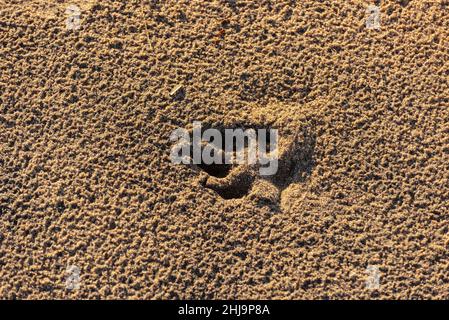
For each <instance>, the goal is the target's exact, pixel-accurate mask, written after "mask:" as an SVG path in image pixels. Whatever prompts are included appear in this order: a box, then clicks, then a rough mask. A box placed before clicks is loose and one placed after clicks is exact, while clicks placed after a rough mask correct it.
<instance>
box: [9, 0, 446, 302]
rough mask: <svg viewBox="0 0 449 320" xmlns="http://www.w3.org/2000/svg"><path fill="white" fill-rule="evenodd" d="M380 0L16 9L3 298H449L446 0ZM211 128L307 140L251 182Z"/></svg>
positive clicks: (12, 6)
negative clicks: (216, 163)
mask: <svg viewBox="0 0 449 320" xmlns="http://www.w3.org/2000/svg"><path fill="white" fill-rule="evenodd" d="M69 4H77V5H78V6H79V7H80V9H81V12H82V14H81V28H80V29H79V30H67V29H66V18H67V16H66V15H65V13H64V12H65V8H66V7H67V5H69ZM368 4H369V2H364V1H346V0H345V1H344V0H338V1H330V0H329V1H311V0H302V1H299V0H298V1H295V0H289V1H287V0H278V1H274V0H273V1H268V0H260V1H255V0H254V1H250V0H246V1H243V0H227V1H225V0H216V1H197V0H193V1H192V0H184V1H175V0H166V1H148V0H145V1H123V2H121V1H107V0H102V1H76V0H72V1H70V2H67V1H43V0H42V1H36V0H33V1H22V0H0V150H1V153H0V297H1V298H3V299H10V298H19V299H21V298H127V299H129V298H145V299H160V298H168V299H175V298H196V299H198V298H233V299H234V298H236V299H238V298H264V299H270V298H278V299H292V298H295V299H302V298H304V299H327V298H329V299H336V298H343V299H356V298H376V299H388V298H432V299H441V298H446V299H448V298H449V254H448V250H449V204H448V203H449V87H448V79H449V43H448V39H449V2H448V1H447V0H432V1H417V0H416V1H414V0H411V1H406V0H401V1H393V0H391V1H381V2H377V4H378V5H379V7H380V11H381V29H380V30H369V29H367V28H366V26H365V20H366V12H365V10H366V7H367V5H368ZM180 84H181V85H182V89H181V90H180V93H179V94H177V95H175V96H170V92H171V91H172V90H173V89H174V88H175V87H176V86H178V85H180ZM193 121H203V122H204V123H207V124H209V125H211V126H222V127H223V126H227V127H238V126H245V127H246V126H249V127H251V126H260V125H266V126H268V125H270V126H273V127H276V128H279V130H280V134H281V137H288V136H289V135H291V136H295V137H297V138H298V139H297V140H298V141H297V143H296V144H295V143H292V141H293V140H291V139H290V140H289V141H290V143H287V144H285V148H286V149H285V150H287V151H286V159H287V160H286V161H287V162H288V163H289V165H288V168H285V167H281V168H280V170H281V171H282V170H283V169H285V170H284V171H283V173H280V174H279V180H276V183H275V184H265V181H264V180H260V179H259V180H257V179H256V180H257V181H255V182H254V184H253V185H252V186H251V188H241V189H239V190H237V191H235V192H233V191H229V188H230V187H229V185H232V183H228V182H226V179H228V178H223V180H219V181H218V182H217V181H216V179H217V178H216V177H215V178H214V177H210V176H208V173H207V171H206V170H202V169H201V168H197V167H193V166H187V165H175V164H172V163H171V162H170V157H169V156H170V148H171V146H172V142H171V141H170V140H169V136H170V133H171V132H172V130H174V129H176V128H179V127H181V128H189V126H191V124H192V122H193ZM203 169H207V168H203ZM209 169H210V168H209ZM228 180H229V179H228ZM227 183H228V184H227ZM214 188H215V189H214ZM220 188H221V189H220ZM217 190H218V191H217ZM220 190H221V191H220ZM223 190H224V191H223ZM220 192H221V195H220ZM226 194H228V195H229V194H231V195H232V198H231V199H224V198H223V197H222V196H223V195H226ZM71 265H75V266H78V267H79V269H80V276H81V283H80V288H79V289H78V290H68V289H67V288H66V277H67V274H66V268H67V267H68V266H71ZM368 266H377V267H378V268H379V270H380V288H378V289H369V288H367V287H366V285H365V281H366V279H367V273H366V269H367V267H368Z"/></svg>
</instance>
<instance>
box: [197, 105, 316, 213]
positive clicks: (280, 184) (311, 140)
mask: <svg viewBox="0 0 449 320" xmlns="http://www.w3.org/2000/svg"><path fill="white" fill-rule="evenodd" d="M270 111H271V112H270ZM283 111H284V113H281V115H280V116H279V115H278V114H279V112H277V111H276V106H271V107H270V108H269V109H268V110H267V109H262V110H258V112H257V113H253V114H251V115H250V117H249V119H248V121H249V127H250V128H267V129H268V128H276V129H277V130H278V143H277V150H276V152H277V170H276V171H275V172H274V174H272V175H265V176H264V175H261V174H260V168H261V164H260V163H259V162H256V163H255V164H209V165H206V164H200V165H198V167H199V168H200V169H201V170H202V171H204V172H205V175H203V176H202V181H201V183H202V185H203V186H204V187H206V188H208V189H211V190H213V191H215V192H216V193H217V194H218V195H219V196H221V197H222V198H223V199H236V198H243V197H248V198H250V199H253V200H256V201H257V202H259V203H264V204H273V205H277V204H279V202H280V199H281V193H282V191H283V190H284V189H285V188H287V187H288V186H289V185H290V184H291V183H293V182H304V181H305V180H306V178H307V177H308V176H309V175H310V173H311V171H312V169H313V166H314V149H315V144H316V136H315V128H314V121H313V117H311V116H310V115H309V114H307V113H302V114H301V113H298V112H297V110H294V109H293V110H287V111H290V112H285V110H283ZM239 122H240V123H241V122H242V121H239ZM243 122H245V121H243ZM233 125H234V126H233ZM226 127H228V128H235V127H236V126H235V123H233V121H231V122H230V123H229V122H228V123H227V124H226ZM266 145H269V142H268V143H267V144H266Z"/></svg>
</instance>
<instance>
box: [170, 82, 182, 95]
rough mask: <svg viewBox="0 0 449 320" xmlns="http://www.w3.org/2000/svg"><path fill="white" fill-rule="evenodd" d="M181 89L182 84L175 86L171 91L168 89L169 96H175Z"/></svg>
mask: <svg viewBox="0 0 449 320" xmlns="http://www.w3.org/2000/svg"><path fill="white" fill-rule="evenodd" d="M181 90H182V84H178V85H177V86H175V87H174V88H173V89H172V91H170V97H174V96H176V95H177V94H178V93H179V92H180V91H181Z"/></svg>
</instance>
